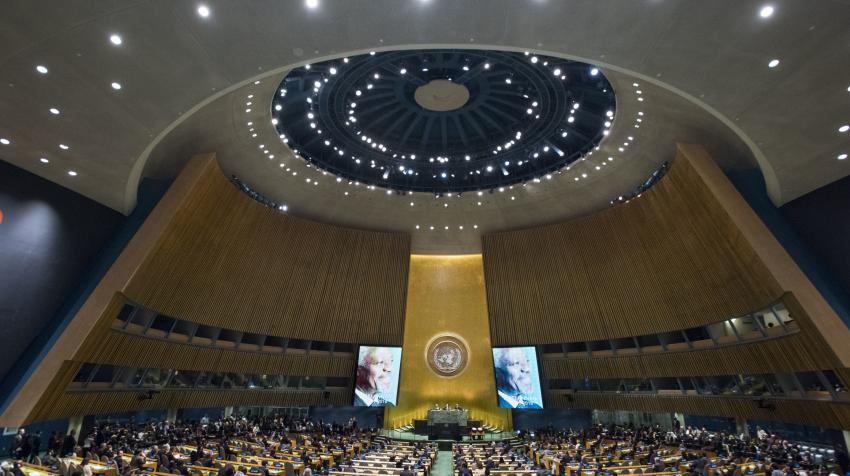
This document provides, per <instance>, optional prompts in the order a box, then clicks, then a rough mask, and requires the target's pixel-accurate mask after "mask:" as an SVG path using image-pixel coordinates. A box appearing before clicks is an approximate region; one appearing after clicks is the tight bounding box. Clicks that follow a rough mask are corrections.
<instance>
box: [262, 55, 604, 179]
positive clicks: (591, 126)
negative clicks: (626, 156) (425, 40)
mask: <svg viewBox="0 0 850 476" xmlns="http://www.w3.org/2000/svg"><path fill="white" fill-rule="evenodd" d="M271 106H272V117H273V118H274V119H275V120H273V123H274V124H275V125H276V126H275V127H276V128H277V131H278V133H279V134H280V138H281V140H282V141H283V142H284V143H285V144H287V145H288V146H289V147H290V148H291V149H292V150H293V152H294V153H295V155H296V156H298V157H300V158H302V159H304V160H306V161H307V162H309V163H310V164H312V165H314V166H316V167H318V168H320V169H323V170H326V171H328V172H331V173H333V174H335V175H337V176H339V177H342V178H344V179H346V180H348V181H350V182H352V183H358V184H366V185H374V186H379V187H384V188H387V189H390V190H394V191H397V192H399V193H401V192H406V191H416V192H431V193H437V194H439V193H445V192H464V191H470V190H483V189H493V188H497V187H501V186H504V185H510V184H515V183H520V182H524V181H528V180H532V179H535V178H539V177H541V176H543V175H546V174H550V173H553V172H556V171H558V170H560V169H562V168H564V167H568V166H569V165H570V164H571V163H573V162H575V161H576V160H580V159H581V158H582V157H583V156H584V155H586V154H587V153H588V152H590V151H591V150H593V148H594V147H596V146H597V145H598V144H599V142H600V141H601V140H602V138H603V137H604V136H605V135H606V134H607V133H608V129H609V128H610V127H611V123H612V122H613V120H614V115H615V107H616V104H615V97H614V91H613V89H612V87H611V84H610V83H609V82H608V80H607V79H606V78H605V76H604V75H603V74H602V72H601V71H600V70H599V69H597V68H596V67H594V66H592V65H589V64H586V63H581V62H577V61H571V60H567V59H562V58H552V57H546V56H539V55H534V54H531V53H518V52H517V53H515V52H505V51H487V50H449V49H440V50H405V51H389V52H382V53H369V54H364V55H361V56H355V57H347V58H339V59H335V60H330V61H325V62H322V63H316V64H311V65H305V66H303V67H299V68H296V69H294V70H292V71H291V72H290V73H289V74H287V76H286V77H285V78H284V79H283V82H282V83H281V85H280V88H279V91H278V93H277V94H276V95H275V98H274V100H273V102H272V105H271Z"/></svg>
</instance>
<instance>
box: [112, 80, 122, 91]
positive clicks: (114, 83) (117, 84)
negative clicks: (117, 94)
mask: <svg viewBox="0 0 850 476" xmlns="http://www.w3.org/2000/svg"><path fill="white" fill-rule="evenodd" d="M112 89H114V90H116V91H117V90H119V89H121V83H116V82H113V83H112Z"/></svg>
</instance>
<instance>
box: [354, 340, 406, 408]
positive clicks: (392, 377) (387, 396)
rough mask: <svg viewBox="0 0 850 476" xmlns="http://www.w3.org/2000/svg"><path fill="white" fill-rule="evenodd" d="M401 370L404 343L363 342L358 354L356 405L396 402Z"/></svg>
mask: <svg viewBox="0 0 850 476" xmlns="http://www.w3.org/2000/svg"><path fill="white" fill-rule="evenodd" d="M400 370H401V347H375V346H368V345H362V346H360V352H359V354H358V356H357V381H356V382H355V384H354V406H356V407H384V406H387V405H392V406H395V404H396V400H397V399H398V375H399V371H400Z"/></svg>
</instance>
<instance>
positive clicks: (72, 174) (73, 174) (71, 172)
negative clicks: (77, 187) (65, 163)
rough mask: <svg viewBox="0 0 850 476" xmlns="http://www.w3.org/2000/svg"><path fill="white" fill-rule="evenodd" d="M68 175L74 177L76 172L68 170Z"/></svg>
mask: <svg viewBox="0 0 850 476" xmlns="http://www.w3.org/2000/svg"><path fill="white" fill-rule="evenodd" d="M68 175H70V176H71V177H76V176H77V172H74V171H73V170H69V171H68Z"/></svg>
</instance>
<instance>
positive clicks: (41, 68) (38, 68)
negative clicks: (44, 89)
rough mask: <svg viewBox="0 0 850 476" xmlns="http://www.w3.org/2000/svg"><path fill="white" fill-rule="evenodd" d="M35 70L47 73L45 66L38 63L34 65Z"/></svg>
mask: <svg viewBox="0 0 850 476" xmlns="http://www.w3.org/2000/svg"><path fill="white" fill-rule="evenodd" d="M35 70H36V71H38V72H39V73H41V74H47V66H42V65H38V66H36V67H35Z"/></svg>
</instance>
